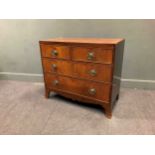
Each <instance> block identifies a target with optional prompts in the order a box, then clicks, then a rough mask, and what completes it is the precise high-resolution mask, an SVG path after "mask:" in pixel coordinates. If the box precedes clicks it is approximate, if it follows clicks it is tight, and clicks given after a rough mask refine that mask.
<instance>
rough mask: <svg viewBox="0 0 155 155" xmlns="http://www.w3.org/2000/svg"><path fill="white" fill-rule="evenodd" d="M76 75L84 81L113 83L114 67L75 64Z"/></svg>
mask: <svg viewBox="0 0 155 155" xmlns="http://www.w3.org/2000/svg"><path fill="white" fill-rule="evenodd" d="M73 66H74V75H75V76H76V77H81V78H84V79H90V80H95V81H104V82H111V80H112V66H111V65H103V64H94V63H74V65H73Z"/></svg>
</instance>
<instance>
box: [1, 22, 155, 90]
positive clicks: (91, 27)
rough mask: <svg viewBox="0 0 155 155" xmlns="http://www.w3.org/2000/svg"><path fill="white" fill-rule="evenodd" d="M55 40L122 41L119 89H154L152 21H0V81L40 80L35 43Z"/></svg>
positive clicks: (154, 42)
mask: <svg viewBox="0 0 155 155" xmlns="http://www.w3.org/2000/svg"><path fill="white" fill-rule="evenodd" d="M55 37H98V38H101V37H103V38H111V37H112V38H116V37H119V38H125V39H126V43H125V53H124V61H123V72H122V77H123V86H129V87H143V88H155V69H154V67H155V20H0V78H1V79H17V80H31V81H38V80H41V79H42V77H41V76H40V75H38V74H42V69H41V62H40V52H39V44H38V41H39V40H41V39H47V38H55ZM21 73H22V74H21ZM23 73H24V74H23ZM26 73H28V74H26Z"/></svg>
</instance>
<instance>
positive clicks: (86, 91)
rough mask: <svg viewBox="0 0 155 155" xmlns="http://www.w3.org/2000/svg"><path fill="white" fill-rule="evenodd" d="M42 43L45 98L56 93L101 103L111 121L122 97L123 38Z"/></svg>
mask: <svg viewBox="0 0 155 155" xmlns="http://www.w3.org/2000/svg"><path fill="white" fill-rule="evenodd" d="M39 43H40V50H41V60H42V66H43V73H44V82H45V96H46V97H47V98H48V97H49V93H50V92H51V91H54V92H56V93H59V94H60V95H63V96H65V97H67V98H71V99H73V100H77V101H81V102H86V103H92V104H99V105H101V106H102V107H103V108H104V110H105V114H106V116H107V117H108V118H111V116H112V108H113V105H114V103H115V102H116V101H117V99H118V98H119V89H120V79H121V70H122V60H123V50H124V39H103V38H100V39H95V38H58V39H48V40H42V41H40V42H39Z"/></svg>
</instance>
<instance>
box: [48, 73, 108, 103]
mask: <svg viewBox="0 0 155 155" xmlns="http://www.w3.org/2000/svg"><path fill="white" fill-rule="evenodd" d="M45 82H46V84H47V85H48V87H49V88H51V89H52V88H53V89H58V90H61V91H65V92H70V93H74V94H79V95H83V96H87V97H89V98H92V99H97V100H101V101H105V102H109V99H110V88H111V86H110V84H102V83H99V82H90V81H86V80H79V79H76V78H69V77H64V76H58V75H52V74H45Z"/></svg>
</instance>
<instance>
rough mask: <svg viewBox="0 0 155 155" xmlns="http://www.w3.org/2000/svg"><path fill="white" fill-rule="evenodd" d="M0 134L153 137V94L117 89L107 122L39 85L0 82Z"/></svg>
mask: <svg viewBox="0 0 155 155" xmlns="http://www.w3.org/2000/svg"><path fill="white" fill-rule="evenodd" d="M0 134H5V135H6V134H19V135H21V134H24V135H25V134H30V135H32V134H35V135H36V134H37V135H38V134H39V135H41V134H43V135H49V134H52V135H53V134H54V135H55V134H56V135H57V134H58V135H62V134H67V135H68V134H78V135H79V134H80V135H81V134H95V135H96V134H97V135H98V134H155V91H149V90H138V89H127V88H123V89H121V94H120V99H119V101H118V102H117V103H116V106H115V108H114V109H113V117H112V119H107V118H106V117H105V115H104V113H103V109H102V108H100V107H97V106H93V105H88V104H81V103H77V102H74V101H70V100H68V99H65V98H63V97H60V96H58V95H56V94H53V93H52V94H51V97H50V99H45V97H44V85H43V84H42V83H32V82H17V81H3V80H2V81H0Z"/></svg>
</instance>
